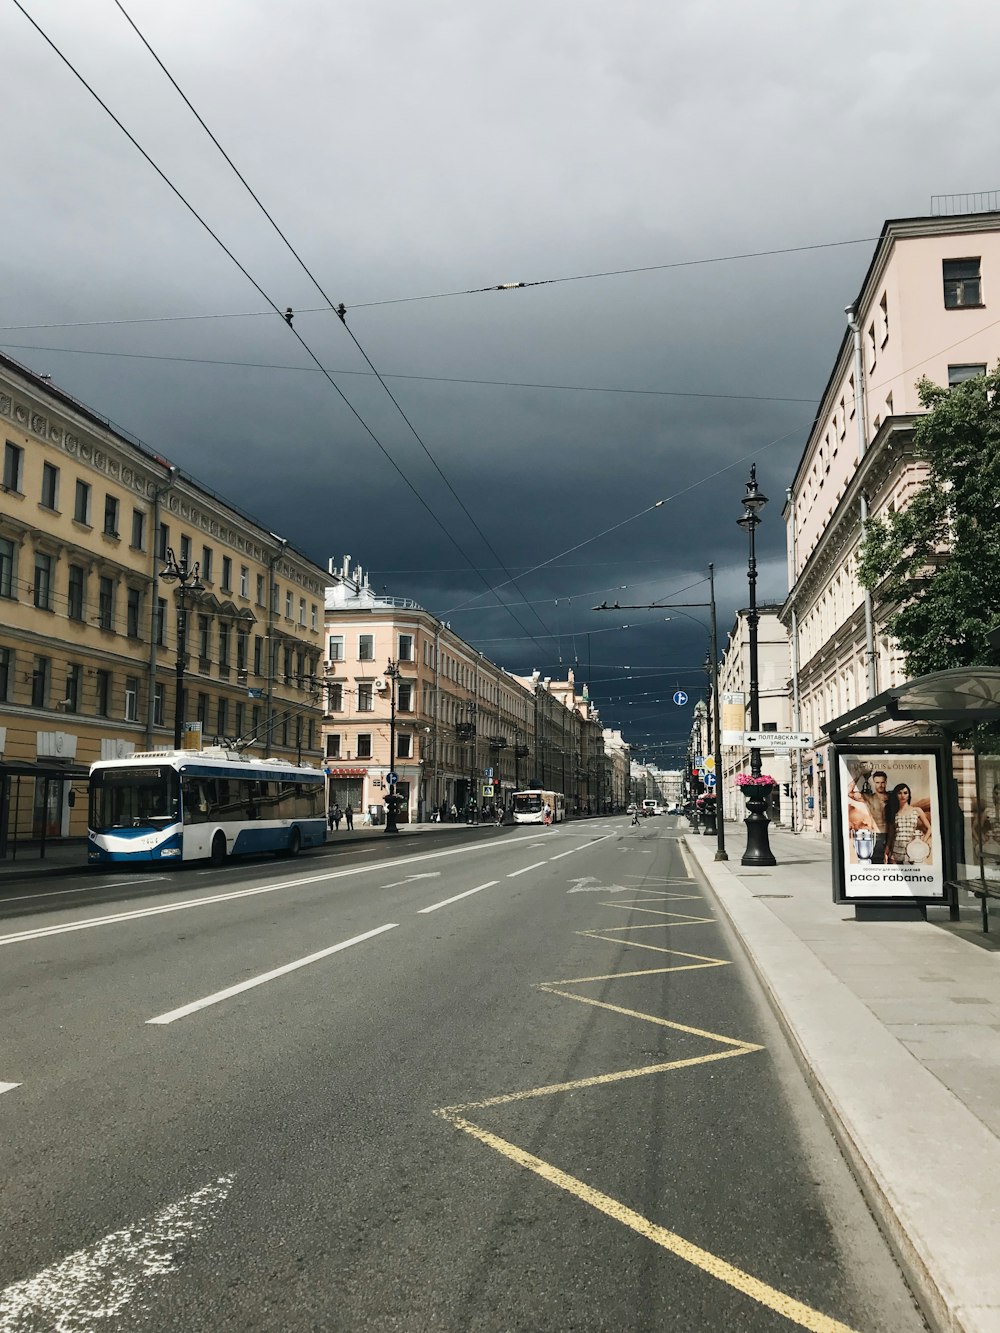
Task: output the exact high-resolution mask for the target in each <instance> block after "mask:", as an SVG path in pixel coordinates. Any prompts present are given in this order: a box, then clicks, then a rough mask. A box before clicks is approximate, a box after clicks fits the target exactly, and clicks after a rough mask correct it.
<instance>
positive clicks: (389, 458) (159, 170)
mask: <svg viewBox="0 0 1000 1333" xmlns="http://www.w3.org/2000/svg"><path fill="white" fill-rule="evenodd" d="M13 4H14V5H15V7H16V8H17V9H18V10H19V11H20V12H21V13H22V14H23V15H24V17H25V18H26V19H27V20H28V22H29V23H30V24H31V26H32V27H33V28H34V29H35V31H36V32H37V33H38V34H39V36H40V37H41V38H42V39H43V40H44V41H45V43H46V44H47V45H48V46H49V47H50V48H51V49H52V50H53V51H54V52H55V54H56V55H57V56H58V57H59V59H60V60H61V61H62V62H63V64H64V65H65V66H66V68H67V69H68V70H69V71H70V72H71V73H72V74H73V76H74V77H75V78H76V79H78V80H79V82H80V83H81V84H82V85H83V86H84V88H86V90H87V92H89V93H90V95H91V96H92V97H93V98H94V100H95V101H96V102H97V103H98V105H99V106H100V107H101V108H102V110H104V111H105V112H106V113H107V114H108V116H110V118H111V119H112V120H113V121H114V123H115V124H116V125H117V126H118V128H119V129H120V130H121V132H122V133H123V134H124V135H125V137H126V138H127V139H128V141H129V142H130V143H131V144H132V145H133V147H134V148H135V149H136V150H137V151H138V152H139V153H140V154H141V156H142V157H143V158H144V160H145V161H146V162H147V163H148V164H149V165H150V166H151V167H152V168H153V170H154V171H155V172H156V174H157V175H158V176H159V177H160V179H161V180H162V181H163V182H164V184H165V185H167V186H168V188H169V189H170V191H171V193H172V194H174V195H175V196H176V198H177V199H178V200H179V201H180V202H181V203H182V204H183V205H184V207H185V208H186V209H187V211H188V212H189V213H190V214H191V216H192V217H193V218H194V219H195V221H197V222H198V223H199V225H200V226H201V227H203V228H204V230H205V231H207V232H208V234H209V236H211V238H212V239H213V240H214V241H215V243H216V244H217V245H218V246H219V248H220V249H221V250H222V251H223V252H224V253H225V254H226V255H227V256H228V257H229V258H230V259H231V260H232V262H233V263H234V264H235V265H236V267H237V268H238V269H239V270H240V272H241V273H242V274H243V276H244V277H245V278H246V279H247V281H248V282H249V283H250V285H251V286H252V287H253V288H254V290H255V291H257V292H258V293H259V294H260V295H261V297H263V299H264V300H265V301H266V302H267V304H268V305H269V306H270V307H271V309H272V310H273V311H274V313H275V314H277V315H279V316H280V317H281V318H282V320H283V322H285V323H286V324H287V325H288V327H289V329H290V330H291V332H292V334H293V335H294V336H295V338H296V339H297V340H298V342H299V344H300V345H301V347H302V349H303V351H304V352H305V353H306V355H307V356H308V357H309V358H310V360H311V361H312V362H313V363H314V364H315V365H316V367H317V369H318V370H320V371H321V372H322V374H323V376H324V378H325V379H326V380H327V381H328V382H329V384H330V385H331V386H332V387H333V389H334V390H335V391H336V393H337V394H338V395H339V396H340V398H341V399H342V400H343V402H344V403H345V405H346V406H347V407H348V409H349V410H350V412H351V414H352V415H353V416H354V417H355V418H356V420H357V421H358V423H359V424H360V425H361V426H362V428H363V429H364V431H365V432H366V434H367V435H368V436H369V437H370V438H371V440H372V442H373V443H374V444H375V445H376V446H377V448H378V449H379V450H380V452H381V453H382V455H383V456H384V457H385V458H386V459H387V461H388V462H389V463H390V464H391V465H392V467H393V468H394V470H395V471H396V473H397V474H398V475H399V477H400V478H401V479H402V481H403V482H404V483H405V485H406V486H407V488H408V489H409V490H410V491H411V492H412V493H413V495H414V496H415V497H416V498H417V500H419V501H420V504H421V505H422V506H423V508H424V509H425V510H426V511H427V513H428V514H429V515H430V517H431V518H432V519H433V520H434V522H435V523H436V524H437V526H438V527H439V528H440V529H441V531H442V532H443V533H444V534H445V536H446V537H447V538H448V540H449V541H450V542H451V544H452V545H453V546H454V547H455V549H456V550H457V551H458V553H459V555H461V556H462V557H463V559H465V560H466V561H467V563H468V564H469V566H470V567H471V568H472V570H473V571H474V572H475V573H477V574H479V577H480V578H481V579H482V581H483V583H485V584H486V586H487V590H488V591H491V592H492V591H493V589H491V588H490V585H489V581H488V580H487V579H486V578H485V577H484V576H483V575H482V574H481V572H480V571H479V568H478V566H477V565H476V564H475V562H474V561H473V560H472V559H471V558H470V557H469V555H468V554H467V553H466V551H465V550H463V548H462V547H461V546H460V545H459V543H458V541H457V540H456V538H455V537H454V536H453V535H452V534H451V533H450V532H449V530H448V528H447V527H446V526H445V524H444V522H443V521H442V520H441V519H440V518H439V517H438V515H437V514H436V513H435V512H434V510H433V509H432V508H431V507H430V505H429V504H428V503H427V501H426V500H425V499H424V497H423V496H422V495H421V494H420V492H419V491H418V490H417V488H416V487H415V486H414V485H413V483H412V482H411V481H410V479H409V478H408V477H407V476H406V474H405V473H404V472H403V470H402V468H400V466H399V464H398V463H397V462H396V461H395V459H394V458H393V457H392V455H391V454H390V453H389V451H388V450H387V449H386V447H385V445H383V443H382V441H381V440H380V439H379V438H378V436H377V435H376V434H375V432H374V431H373V430H372V428H371V427H370V426H369V425H368V423H367V422H366V421H365V419H364V418H363V417H362V416H361V414H360V412H358V410H357V408H355V406H354V405H353V403H351V401H350V399H349V398H348V397H347V396H346V394H345V393H344V392H343V390H342V389H341V388H340V386H339V385H338V384H337V383H336V382H335V381H334V380H333V379H332V378H331V376H330V374H329V372H328V371H327V370H326V369H325V368H324V367H323V365H322V364H321V363H320V361H319V359H318V358H317V356H316V354H315V353H314V352H313V350H312V348H311V347H310V346H309V344H308V343H307V342H306V341H305V339H304V338H303V337H302V335H301V334H300V333H299V331H298V330H297V329H296V328H295V327H294V325H293V323H292V321H291V320H289V319H286V312H285V311H283V310H281V309H280V307H279V306H278V305H277V304H276V303H275V302H274V301H273V300H272V299H271V297H270V296H269V295H268V294H267V292H266V291H265V290H264V289H263V287H261V286H260V284H259V283H258V282H257V281H256V279H255V278H254V277H253V276H252V275H251V274H250V272H249V271H248V270H247V269H246V268H245V267H244V266H243V264H241V263H240V261H239V260H238V259H237V258H236V256H235V255H234V254H233V252H232V251H231V250H230V249H229V247H228V246H227V245H226V244H225V242H224V241H223V240H222V238H221V237H220V236H219V235H218V234H217V233H216V232H215V231H214V230H213V229H212V227H211V226H210V225H209V224H208V222H207V221H206V220H205V219H204V218H203V217H202V216H201V214H200V213H199V212H198V211H197V209H196V208H195V207H194V205H193V204H191V203H190V202H189V201H188V200H187V198H185V196H184V195H183V194H182V193H181V191H180V190H179V189H178V187H177V186H176V185H175V184H174V183H173V181H172V180H171V179H170V178H169V177H168V176H167V175H166V173H165V172H164V171H163V170H162V168H161V167H159V166H158V165H157V163H156V162H155V161H154V160H153V158H152V157H150V155H149V154H148V153H147V152H146V150H145V149H144V148H143V147H142V145H141V144H140V143H139V141H138V140H137V139H136V138H135V136H134V135H133V134H131V133H130V132H129V130H128V129H126V127H125V125H124V124H123V123H122V121H121V120H119V118H118V117H117V116H116V115H115V113H114V112H113V111H112V110H111V108H110V107H109V106H108V105H107V103H106V102H105V101H104V100H103V98H102V97H101V96H100V94H99V93H98V92H97V91H96V89H94V88H93V87H92V86H91V85H90V84H89V83H88V82H87V80H86V79H85V78H84V76H83V75H82V74H81V73H80V71H79V70H78V69H77V68H76V67H75V66H74V65H73V63H72V62H71V61H70V60H69V58H68V57H67V56H66V55H64V54H63V52H62V51H61V50H60V49H59V47H58V46H57V45H56V44H55V42H54V41H53V40H52V38H51V37H49V35H48V34H47V33H46V32H45V30H44V29H43V28H42V27H41V26H40V25H39V24H38V23H37V22H36V20H35V19H34V18H33V17H32V16H31V14H29V13H28V11H27V10H26V9H25V8H24V6H23V5H22V4H21V3H20V0H13ZM119 8H120V6H119ZM123 12H124V11H123ZM133 26H134V25H133ZM241 179H242V178H241ZM248 188H249V187H248ZM279 234H280V229H279ZM289 249H291V246H289ZM293 253H294V251H293ZM302 267H303V268H305V265H304V264H303V266H302ZM306 272H308V270H306ZM310 276H311V275H310ZM314 281H315V280H314ZM316 285H317V286H318V284H316ZM320 290H322V289H320ZM324 296H325V293H324ZM494 595H496V594H495V593H494ZM497 602H498V605H499V606H501V607H503V608H504V610H506V611H507V612H508V614H509V615H510V617H511V619H512V620H513V621H514V623H515V624H516V625H517V626H518V627H519V628H520V629H522V630H525V631H526V633H527V630H526V627H525V626H524V625H523V624H522V623H521V621H520V620H519V619H518V617H517V616H516V615H515V614H514V612H513V609H512V608H511V607H510V606H509V604H507V603H504V602H502V601H500V598H499V597H497ZM527 637H529V638H532V639H533V638H534V636H533V635H531V634H527ZM539 647H541V645H540V644H539Z"/></svg>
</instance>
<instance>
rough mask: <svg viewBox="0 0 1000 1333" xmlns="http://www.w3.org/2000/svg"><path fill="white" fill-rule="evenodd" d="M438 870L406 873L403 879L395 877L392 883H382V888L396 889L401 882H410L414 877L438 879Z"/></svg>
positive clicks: (439, 876)
mask: <svg viewBox="0 0 1000 1333" xmlns="http://www.w3.org/2000/svg"><path fill="white" fill-rule="evenodd" d="M440 878H441V871H440V870H425V871H424V873H423V874H422V875H407V877H406V878H405V879H397V880H396V881H395V883H393V884H383V885H382V887H383V889H398V888H399V887H400V886H401V885H403V884H411V883H412V882H413V881H414V880H415V879H440Z"/></svg>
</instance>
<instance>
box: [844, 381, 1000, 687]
mask: <svg viewBox="0 0 1000 1333" xmlns="http://www.w3.org/2000/svg"><path fill="white" fill-rule="evenodd" d="M918 389H919V394H920V402H921V404H922V405H923V406H924V407H925V408H926V409H927V414H926V416H923V417H921V418H920V420H919V422H918V424H917V426H916V428H915V431H914V449H915V452H916V454H917V457H918V458H921V459H923V460H924V462H926V464H927V466H928V473H927V476H926V478H925V480H924V481H923V483H922V484H921V485H920V487H919V488H918V490H917V491H916V492H915V494H914V495H913V497H912V499H911V500H910V502H909V504H908V505H907V506H906V508H905V509H902V510H899V511H897V512H896V513H893V514H890V515H888V517H886V518H878V519H873V520H872V521H871V522H870V523H869V524H868V525H867V527H866V530H865V535H864V538H863V540H862V543H861V551H860V555H861V560H860V566H859V570H858V577H859V579H860V581H861V584H862V586H863V587H865V588H867V589H869V590H870V591H871V592H872V593H875V592H876V591H877V592H878V593H879V596H880V598H881V600H882V601H883V602H884V603H887V604H889V605H892V604H894V603H898V604H897V605H896V609H895V610H894V611H893V612H892V614H891V615H890V616H889V618H888V621H887V625H888V629H889V631H890V632H891V633H892V634H893V635H894V637H895V638H896V640H897V641H898V643H899V646H900V648H901V649H902V651H903V653H904V655H905V658H906V673H907V675H908V676H909V677H911V678H912V677H914V676H922V675H924V674H926V673H927V672H930V671H945V670H947V669H948V668H949V667H959V666H983V665H988V664H994V663H995V662H996V650H995V649H992V648H991V647H990V644H989V642H988V640H987V637H986V635H987V632H988V631H989V629H990V628H991V627H992V626H994V625H996V624H997V623H998V622H1000V366H998V368H997V369H996V370H995V371H993V372H992V373H991V374H989V375H980V376H977V377H976V378H974V379H970V380H965V381H964V382H963V383H962V384H959V385H957V386H956V387H955V388H954V389H950V390H949V389H942V388H940V386H938V385H936V384H932V383H931V382H930V380H927V379H924V380H921V382H920V384H919V386H918Z"/></svg>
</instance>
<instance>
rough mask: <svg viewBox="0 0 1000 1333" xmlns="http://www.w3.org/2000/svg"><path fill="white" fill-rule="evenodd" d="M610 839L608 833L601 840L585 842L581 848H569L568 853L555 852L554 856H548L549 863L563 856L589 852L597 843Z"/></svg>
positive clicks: (559, 859) (594, 839)
mask: <svg viewBox="0 0 1000 1333" xmlns="http://www.w3.org/2000/svg"><path fill="white" fill-rule="evenodd" d="M610 837H611V834H610V833H605V835H604V837H603V838H593V839H592V840H591V841H590V842H585V843H584V844H583V846H582V847H571V848H570V849H569V851H568V852H557V853H556V855H555V856H550V857H549V860H550V861H561V860H562V859H563V857H564V856H575V855H576V853H577V852H586V851H589V850H590V849H591V848H592V847H596V846H597V844H598V843H599V842H606V841H607V840H608V838H610Z"/></svg>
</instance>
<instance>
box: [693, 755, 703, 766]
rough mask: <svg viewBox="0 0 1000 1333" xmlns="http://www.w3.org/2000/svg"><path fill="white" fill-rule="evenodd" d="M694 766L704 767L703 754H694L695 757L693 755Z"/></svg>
mask: <svg viewBox="0 0 1000 1333" xmlns="http://www.w3.org/2000/svg"><path fill="white" fill-rule="evenodd" d="M694 766H695V768H704V767H705V756H704V755H703V754H696V755H695V757H694Z"/></svg>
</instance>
